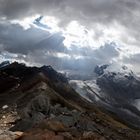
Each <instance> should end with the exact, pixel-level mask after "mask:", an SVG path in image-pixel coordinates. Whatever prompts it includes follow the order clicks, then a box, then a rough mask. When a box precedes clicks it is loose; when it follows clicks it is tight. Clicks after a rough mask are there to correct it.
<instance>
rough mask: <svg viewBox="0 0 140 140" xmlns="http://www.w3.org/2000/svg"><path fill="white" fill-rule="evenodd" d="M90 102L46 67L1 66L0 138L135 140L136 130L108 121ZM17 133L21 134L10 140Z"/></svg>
mask: <svg viewBox="0 0 140 140" xmlns="http://www.w3.org/2000/svg"><path fill="white" fill-rule="evenodd" d="M99 87H100V85H99ZM88 88H89V89H90V87H88ZM89 89H88V90H89ZM88 97H89V98H90V96H88ZM90 99H92V98H90ZM94 101H96V100H92V102H91V101H90V100H87V99H86V98H84V96H81V95H80V94H79V93H77V92H76V91H75V90H74V89H73V88H72V87H71V86H70V84H69V81H68V80H67V78H66V77H65V76H63V75H62V74H60V73H58V72H56V71H55V70H54V69H53V68H52V67H51V66H43V67H40V68H37V67H27V66H25V65H24V64H19V63H17V62H14V63H12V64H9V65H5V66H4V67H1V68H0V108H1V109H0V118H1V119H0V128H1V130H3V131H2V133H1V134H0V139H4V140H6V139H11V140H12V139H18V140H32V139H34V140H45V139H46V140H54V139H55V140H64V139H66V140H68V139H69V140H94V139H95V140H139V139H140V133H139V130H135V129H133V128H131V127H130V126H129V125H127V124H123V123H122V122H120V121H118V119H116V118H115V119H113V118H112V116H111V115H110V113H108V112H106V110H104V109H103V108H101V106H99V105H98V104H96V103H97V102H94ZM7 129H9V130H10V131H7ZM11 131H13V132H14V133H13V132H11ZM19 131H20V132H24V133H23V134H22V133H18V137H15V135H17V132H19ZM9 133H11V134H12V135H9ZM3 137H4V138H3Z"/></svg>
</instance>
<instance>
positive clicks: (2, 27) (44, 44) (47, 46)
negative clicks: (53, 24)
mask: <svg viewBox="0 0 140 140" xmlns="http://www.w3.org/2000/svg"><path fill="white" fill-rule="evenodd" d="M63 40H64V37H63V36H62V35H61V34H60V33H55V34H50V33H49V32H46V31H43V30H41V29H38V28H35V27H34V26H32V27H31V28H29V29H27V30H24V29H23V28H22V27H21V26H20V25H18V24H10V23H0V44H1V46H0V50H4V51H8V52H11V53H20V54H25V55H26V54H28V53H29V52H33V51H35V50H39V49H42V50H47V51H54V52H55V51H60V52H61V51H63V50H64V45H63V43H62V42H63Z"/></svg>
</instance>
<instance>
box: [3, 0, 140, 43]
mask: <svg viewBox="0 0 140 140" xmlns="http://www.w3.org/2000/svg"><path fill="white" fill-rule="evenodd" d="M139 9H140V1H139V0H133V1H132V0H0V16H1V17H6V18H8V19H19V18H20V19H21V18H24V17H29V16H31V15H34V14H43V15H51V16H55V17H57V18H58V19H59V20H60V26H64V25H66V24H67V23H69V22H70V21H72V20H77V21H79V22H80V23H82V24H83V25H86V26H87V27H88V28H96V27H95V24H96V23H99V24H103V25H106V26H107V25H108V26H111V25H112V23H113V22H117V23H118V24H121V25H122V26H124V27H125V30H126V32H127V33H128V34H129V35H131V36H132V37H135V38H136V40H140V35H139V32H140V28H139V23H140V10H139ZM138 45H140V43H138Z"/></svg>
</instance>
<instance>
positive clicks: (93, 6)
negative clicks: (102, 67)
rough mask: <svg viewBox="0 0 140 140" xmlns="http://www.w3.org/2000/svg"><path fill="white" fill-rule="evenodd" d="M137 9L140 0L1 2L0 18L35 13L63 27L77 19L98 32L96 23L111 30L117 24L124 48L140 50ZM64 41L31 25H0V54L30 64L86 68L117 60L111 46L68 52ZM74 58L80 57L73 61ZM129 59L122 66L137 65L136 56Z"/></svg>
mask: <svg viewBox="0 0 140 140" xmlns="http://www.w3.org/2000/svg"><path fill="white" fill-rule="evenodd" d="M139 9H140V0H0V19H1V18H6V19H8V20H13V19H19V20H20V19H23V18H25V17H30V16H32V15H35V14H41V15H48V16H49V15H50V16H54V17H56V18H58V19H59V20H60V23H59V25H60V26H62V27H63V26H65V25H66V24H67V23H69V22H70V21H72V20H76V21H78V22H80V23H81V24H83V25H85V26H86V27H87V28H88V29H94V30H95V31H98V29H96V26H95V25H96V24H100V25H104V26H106V27H111V26H112V24H113V23H114V22H117V24H118V25H121V26H123V27H124V28H125V36H124V37H121V41H122V42H123V43H125V45H127V44H128V45H135V46H137V47H139V46H140V42H139V40H140V35H139V32H140V28H139V23H140V10H139ZM5 22H6V21H5ZM116 30H118V29H116ZM120 32H121V31H120ZM122 32H123V31H122ZM102 34H103V32H96V36H97V37H100V36H102ZM131 39H132V40H131ZM63 40H64V38H63V37H62V36H61V34H60V33H57V34H50V33H47V32H45V31H43V30H40V29H37V28H35V27H34V26H32V27H31V28H29V29H28V30H24V29H23V28H22V27H21V26H19V25H18V24H10V23H4V24H3V23H1V24H0V51H1V52H3V51H8V52H9V53H14V54H21V56H22V55H26V58H22V59H24V60H25V61H30V62H32V63H34V62H37V63H40V64H48V63H50V64H52V65H54V66H56V67H63V68H68V69H70V68H72V67H73V68H74V69H76V68H77V67H78V68H79V69H86V68H90V67H92V66H93V65H95V64H103V63H110V61H112V59H113V58H117V57H119V52H118V51H117V49H116V46H115V45H114V44H105V45H103V46H101V47H99V48H98V49H96V50H92V49H91V48H86V47H85V48H80V47H79V46H72V51H70V50H68V49H66V48H65V46H64V44H63ZM132 49H133V48H132ZM57 53H64V54H67V55H70V56H72V55H73V56H72V57H71V59H69V58H65V60H64V59H62V58H59V57H58V56H57ZM53 54H56V55H53ZM74 55H81V56H82V57H81V58H79V59H76V58H75V57H74ZM21 56H20V57H19V59H20V58H21ZM36 56H37V57H36ZM128 58H129V57H127V58H126V60H125V59H124V62H125V63H133V61H135V62H137V61H138V58H139V55H138V56H134V55H133V56H131V59H128ZM131 60H132V62H131ZM137 64H138V63H137ZM89 66H90V67H89Z"/></svg>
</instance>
